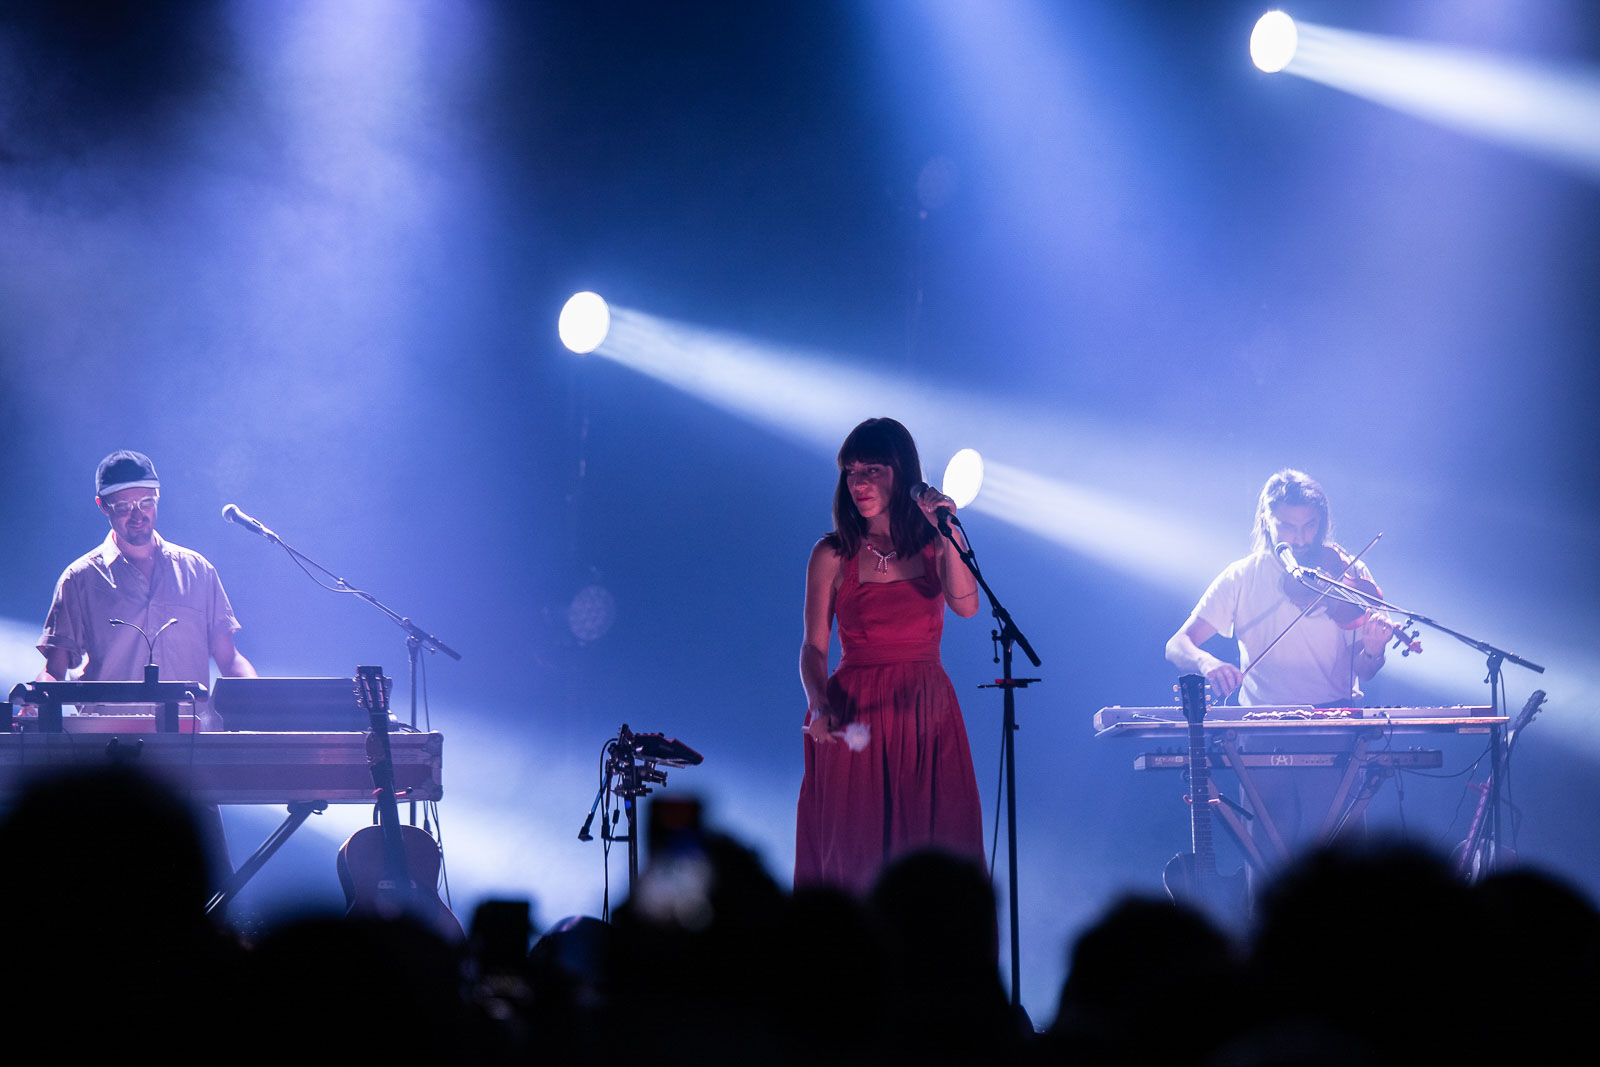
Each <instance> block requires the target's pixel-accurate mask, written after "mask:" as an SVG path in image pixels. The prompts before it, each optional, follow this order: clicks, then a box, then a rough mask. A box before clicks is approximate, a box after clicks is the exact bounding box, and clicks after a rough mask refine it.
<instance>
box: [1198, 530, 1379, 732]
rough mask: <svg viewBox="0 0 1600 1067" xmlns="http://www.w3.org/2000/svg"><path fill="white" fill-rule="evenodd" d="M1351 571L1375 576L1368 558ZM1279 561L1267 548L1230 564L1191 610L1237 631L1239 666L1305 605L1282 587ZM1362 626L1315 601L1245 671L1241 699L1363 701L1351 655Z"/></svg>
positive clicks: (1223, 629) (1230, 632)
mask: <svg viewBox="0 0 1600 1067" xmlns="http://www.w3.org/2000/svg"><path fill="white" fill-rule="evenodd" d="M1350 573H1351V575H1352V576H1358V577H1361V578H1366V579H1369V580H1370V579H1371V577H1372V575H1371V574H1370V572H1368V570H1367V567H1366V564H1364V563H1359V562H1358V563H1357V564H1356V565H1355V566H1354V567H1351V568H1350ZM1284 578H1285V574H1284V570H1283V566H1282V564H1280V563H1279V562H1278V561H1277V559H1275V558H1274V557H1273V556H1271V555H1269V554H1268V553H1266V552H1255V553H1252V554H1251V555H1249V556H1246V557H1245V558H1244V559H1241V560H1239V561H1237V562H1235V563H1231V564H1229V565H1228V568H1227V569H1226V570H1224V571H1223V572H1222V573H1221V574H1219V575H1217V578H1216V580H1215V581H1213V582H1212V583H1211V586H1210V588H1208V589H1207V590H1206V591H1205V595H1203V596H1202V597H1201V598H1200V603H1198V604H1196V605H1195V608H1194V614H1193V616H1192V617H1193V618H1197V619H1201V620H1203V621H1205V622H1207V623H1209V624H1210V625H1211V626H1212V628H1213V629H1215V630H1216V631H1217V633H1219V634H1221V635H1222V636H1223V637H1237V638H1238V639H1239V661H1240V662H1239V667H1240V669H1241V670H1245V669H1248V668H1249V666H1250V664H1251V662H1252V661H1253V660H1254V659H1255V658H1256V657H1257V656H1259V655H1260V654H1261V653H1262V652H1263V651H1265V650H1266V647H1267V646H1268V645H1269V644H1271V643H1272V639H1273V638H1274V637H1277V636H1278V635H1279V634H1280V633H1282V632H1283V629H1284V627H1286V626H1288V625H1289V623H1290V622H1293V621H1294V617H1295V616H1296V615H1298V614H1299V613H1300V609H1299V608H1297V607H1295V605H1294V604H1292V603H1291V602H1290V601H1289V597H1288V595H1287V594H1286V593H1285V592H1284V590H1283V582H1284ZM1360 636H1361V630H1360V628H1359V627H1358V628H1356V629H1353V630H1346V629H1343V628H1341V627H1340V626H1339V624H1338V623H1336V622H1334V621H1333V620H1332V619H1330V618H1328V615H1327V607H1326V605H1325V604H1318V605H1317V606H1316V607H1315V608H1313V609H1312V610H1311V612H1310V613H1309V614H1308V615H1307V616H1306V617H1305V618H1303V619H1301V620H1300V621H1299V622H1297V623H1295V625H1294V628H1293V629H1292V630H1290V631H1289V632H1288V634H1287V635H1286V636H1285V637H1284V638H1283V640H1281V641H1279V642H1278V644H1277V646H1276V647H1274V648H1273V650H1272V654H1271V655H1269V656H1267V658H1266V659H1264V660H1262V661H1261V666H1260V667H1258V668H1256V669H1255V670H1253V671H1251V672H1250V673H1249V674H1247V675H1246V676H1245V679H1244V686H1243V688H1242V689H1241V690H1240V693H1239V703H1240V704H1245V705H1252V704H1332V703H1335V702H1337V703H1345V702H1349V703H1352V704H1355V703H1359V701H1360V700H1361V685H1360V681H1361V680H1360V679H1359V678H1357V677H1356V673H1355V670H1354V665H1353V662H1352V656H1353V655H1354V654H1355V649H1356V648H1357V647H1358V642H1359V640H1360Z"/></svg>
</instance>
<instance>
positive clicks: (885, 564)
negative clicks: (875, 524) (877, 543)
mask: <svg viewBox="0 0 1600 1067" xmlns="http://www.w3.org/2000/svg"><path fill="white" fill-rule="evenodd" d="M861 543H862V544H864V545H866V546H867V551H869V552H871V553H872V554H873V555H874V556H877V557H878V562H877V563H876V564H874V565H873V568H872V569H873V570H875V571H877V572H878V573H879V574H888V573H889V561H890V560H891V559H894V558H895V557H896V556H897V555H899V553H898V552H890V553H889V554H888V555H887V556H886V555H884V554H883V553H882V552H879V551H878V550H877V549H876V548H874V547H872V542H871V541H862V542H861Z"/></svg>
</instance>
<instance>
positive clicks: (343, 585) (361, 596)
mask: <svg viewBox="0 0 1600 1067" xmlns="http://www.w3.org/2000/svg"><path fill="white" fill-rule="evenodd" d="M241 525H243V524H241ZM256 525H258V526H259V525H260V524H259V523H257V524H256ZM245 528H246V529H248V530H250V531H251V532H253V533H259V534H260V535H261V536H262V537H265V538H266V539H267V540H268V541H271V542H272V543H273V544H275V545H277V546H279V547H280V548H282V549H283V550H284V551H285V552H287V553H289V558H290V559H292V560H294V562H295V565H296V566H298V567H299V568H300V569H301V570H303V571H305V572H306V577H308V578H310V579H311V580H312V581H313V582H316V583H317V585H319V586H321V587H322V588H324V589H326V590H328V591H329V592H330V593H348V594H350V595H351V596H353V597H356V598H357V599H358V600H364V601H366V602H367V603H368V604H371V605H372V606H373V607H374V608H377V609H378V610H379V611H381V612H383V614H384V615H386V616H388V618H389V620H390V621H391V622H393V623H394V624H395V625H396V626H398V627H400V629H402V630H404V631H405V632H406V660H407V662H408V663H409V665H410V668H411V728H412V729H413V730H415V729H416V728H417V661H418V660H419V659H420V658H421V652H422V649H424V648H426V649H427V650H428V651H429V652H443V653H444V654H445V655H447V656H449V657H450V658H451V659H453V660H460V659H461V653H459V652H457V651H456V650H455V649H453V648H451V647H450V646H449V645H447V644H445V643H444V642H443V641H441V640H439V638H437V637H435V636H434V635H433V634H430V633H429V632H428V631H426V630H424V629H423V628H422V627H420V626H418V625H417V624H416V623H414V622H412V621H411V620H410V619H409V618H406V617H405V616H403V615H401V614H400V613H399V612H398V611H395V610H394V609H392V608H390V607H389V606H388V605H387V604H385V603H383V601H381V600H379V599H378V598H377V597H375V596H373V595H372V594H371V593H369V592H367V591H366V590H365V589H358V588H356V587H355V586H353V585H351V584H350V583H349V582H347V581H345V580H344V579H343V578H341V577H339V576H338V575H337V574H335V573H333V572H332V571H330V570H329V569H328V568H326V567H324V566H323V565H322V564H320V563H318V562H317V561H316V560H314V559H312V558H311V557H310V556H308V555H306V554H305V553H304V552H301V551H300V550H299V549H297V548H295V547H294V546H293V545H291V544H289V543H288V542H287V541H285V540H284V539H283V538H281V537H279V536H278V535H277V534H275V533H273V532H272V531H271V530H268V529H267V528H266V527H265V526H262V527H261V528H260V529H259V530H257V529H256V528H255V526H249V525H246V526H245ZM312 567H315V568H316V569H317V570H319V571H321V572H322V573H323V574H326V575H327V576H328V577H329V578H332V579H333V584H332V585H329V584H328V583H327V582H325V581H323V580H322V579H321V578H318V577H317V576H316V575H315V574H312V573H311V568H312ZM410 814H411V825H412V826H415V825H417V802H416V801H414V800H413V801H412V802H411V813H410Z"/></svg>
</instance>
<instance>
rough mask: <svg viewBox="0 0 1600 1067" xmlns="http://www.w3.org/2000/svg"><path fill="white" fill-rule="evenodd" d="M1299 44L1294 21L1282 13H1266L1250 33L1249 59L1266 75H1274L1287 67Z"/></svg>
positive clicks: (1298, 34)
mask: <svg viewBox="0 0 1600 1067" xmlns="http://www.w3.org/2000/svg"><path fill="white" fill-rule="evenodd" d="M1299 44H1300V31H1299V30H1297V29H1295V25H1294V19H1292V18H1290V17H1289V16H1288V15H1285V14H1284V13H1283V12H1282V11H1268V12H1267V13H1266V14H1265V15H1262V16H1261V17H1260V18H1259V19H1257V20H1256V28H1255V29H1254V30H1253V31H1251V33H1250V58H1251V59H1252V60H1254V61H1255V65H1256V66H1258V67H1260V68H1261V69H1262V70H1264V71H1266V72H1267V73H1268V74H1276V73H1277V72H1278V71H1280V70H1282V69H1283V68H1284V67H1287V66H1288V65H1289V61H1290V60H1292V59H1293V58H1294V52H1295V49H1296V48H1297V47H1298V46H1299Z"/></svg>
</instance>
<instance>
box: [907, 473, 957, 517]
mask: <svg viewBox="0 0 1600 1067" xmlns="http://www.w3.org/2000/svg"><path fill="white" fill-rule="evenodd" d="M932 488H933V486H931V485H929V484H928V483H927V482H912V483H911V499H912V500H915V501H916V502H917V503H919V504H920V503H922V495H923V494H924V493H926V492H928V491H930V490H931V489H932ZM933 513H934V514H935V515H937V516H938V517H939V523H940V525H943V524H945V523H947V522H950V521H952V520H953V519H955V517H956V509H955V508H952V507H951V506H950V505H948V504H940V505H939V506H938V507H937V508H935V509H934V512H933Z"/></svg>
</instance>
